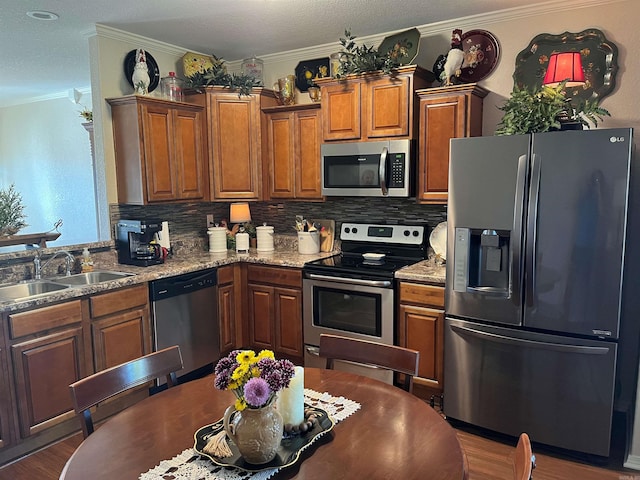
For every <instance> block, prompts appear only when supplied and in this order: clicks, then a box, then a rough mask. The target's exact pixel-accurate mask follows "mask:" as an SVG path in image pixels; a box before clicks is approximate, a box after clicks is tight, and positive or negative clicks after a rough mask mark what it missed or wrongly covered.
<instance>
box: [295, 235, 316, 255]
mask: <svg viewBox="0 0 640 480" xmlns="http://www.w3.org/2000/svg"><path fill="white" fill-rule="evenodd" d="M319 251H320V235H319V233H318V232H317V231H315V232H298V253H302V254H305V255H309V254H313V253H318V252H319Z"/></svg>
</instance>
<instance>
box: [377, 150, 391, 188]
mask: <svg viewBox="0 0 640 480" xmlns="http://www.w3.org/2000/svg"><path fill="white" fill-rule="evenodd" d="M388 155H389V149H388V148H387V147H383V149H382V153H381V154H380V165H378V178H379V179H380V188H381V189H382V195H383V196H385V197H386V196H387V195H388V194H389V189H388V188H387V157H388Z"/></svg>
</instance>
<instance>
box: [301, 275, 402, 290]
mask: <svg viewBox="0 0 640 480" xmlns="http://www.w3.org/2000/svg"><path fill="white" fill-rule="evenodd" d="M308 275H309V278H310V279H311V280H324V281H327V282H336V283H347V284H350V285H365V286H367V287H390V286H391V282H390V281H389V280H361V279H359V278H343V277H330V276H329V275H318V274H316V273H309V274H308Z"/></svg>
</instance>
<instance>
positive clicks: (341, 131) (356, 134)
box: [321, 81, 361, 141]
mask: <svg viewBox="0 0 640 480" xmlns="http://www.w3.org/2000/svg"><path fill="white" fill-rule="evenodd" d="M360 90H361V84H360V82H359V81H343V82H338V83H337V84H334V85H327V86H325V87H322V99H321V102H322V111H323V116H322V118H323V120H322V132H323V135H322V137H323V139H324V140H325V141H332V140H358V139H359V138H360V136H361V133H360V132H361V129H360V123H361V120H360V112H361V111H360Z"/></svg>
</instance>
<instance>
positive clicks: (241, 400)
mask: <svg viewBox="0 0 640 480" xmlns="http://www.w3.org/2000/svg"><path fill="white" fill-rule="evenodd" d="M246 407H247V402H245V401H244V398H236V403H235V408H236V410H237V411H239V412H241V411H242V410H244V409H245V408H246Z"/></svg>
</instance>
